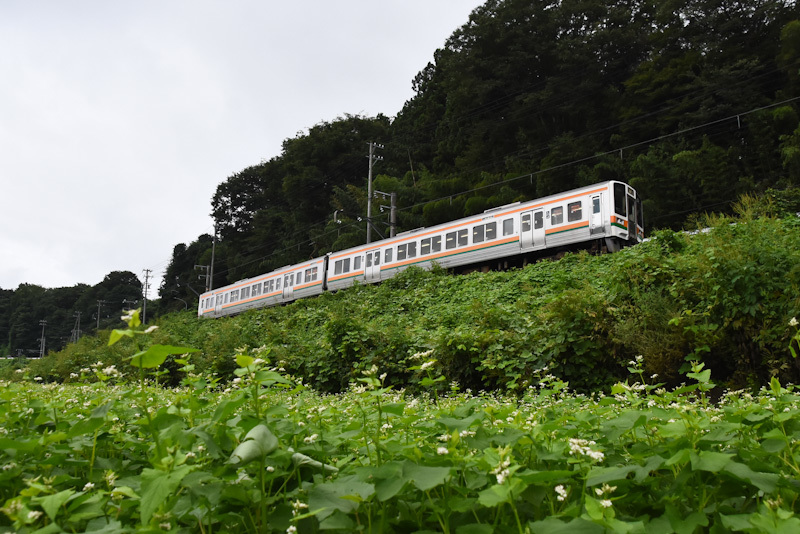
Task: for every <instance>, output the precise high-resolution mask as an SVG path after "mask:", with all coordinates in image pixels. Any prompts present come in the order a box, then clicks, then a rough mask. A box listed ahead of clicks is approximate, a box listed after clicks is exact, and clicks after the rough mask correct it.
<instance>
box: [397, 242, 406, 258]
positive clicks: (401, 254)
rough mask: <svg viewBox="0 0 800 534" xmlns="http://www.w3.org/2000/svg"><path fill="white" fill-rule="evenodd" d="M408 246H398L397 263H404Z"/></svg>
mask: <svg viewBox="0 0 800 534" xmlns="http://www.w3.org/2000/svg"><path fill="white" fill-rule="evenodd" d="M406 253H407V251H406V245H405V244H402V245H397V261H402V260H404V259H406Z"/></svg>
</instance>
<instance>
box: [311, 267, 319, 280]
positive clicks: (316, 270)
mask: <svg viewBox="0 0 800 534" xmlns="http://www.w3.org/2000/svg"><path fill="white" fill-rule="evenodd" d="M318 273H319V267H316V266H314V267H312V268H311V280H312V281H313V280H316V279H317V275H318Z"/></svg>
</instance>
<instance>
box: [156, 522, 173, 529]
mask: <svg viewBox="0 0 800 534" xmlns="http://www.w3.org/2000/svg"><path fill="white" fill-rule="evenodd" d="M158 528H160V529H161V530H172V524H171V523H159V524H158Z"/></svg>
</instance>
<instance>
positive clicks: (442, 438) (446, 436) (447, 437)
mask: <svg viewBox="0 0 800 534" xmlns="http://www.w3.org/2000/svg"><path fill="white" fill-rule="evenodd" d="M436 439H438V440H439V441H450V434H442V435H441V436H439V437H438V438H436Z"/></svg>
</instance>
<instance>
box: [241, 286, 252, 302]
mask: <svg viewBox="0 0 800 534" xmlns="http://www.w3.org/2000/svg"><path fill="white" fill-rule="evenodd" d="M249 296H250V288H249V287H243V288H242V300H244V299H246V298H248V297H249Z"/></svg>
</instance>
